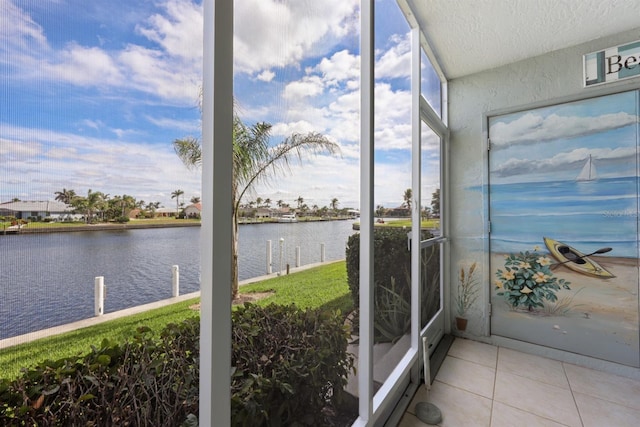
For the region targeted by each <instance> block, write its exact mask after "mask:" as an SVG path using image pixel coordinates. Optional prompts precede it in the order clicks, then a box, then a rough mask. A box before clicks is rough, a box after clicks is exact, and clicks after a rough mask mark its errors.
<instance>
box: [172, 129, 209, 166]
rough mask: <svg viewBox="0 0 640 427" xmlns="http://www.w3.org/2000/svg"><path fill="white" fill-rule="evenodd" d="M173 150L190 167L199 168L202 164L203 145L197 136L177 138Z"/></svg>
mask: <svg viewBox="0 0 640 427" xmlns="http://www.w3.org/2000/svg"><path fill="white" fill-rule="evenodd" d="M173 150H174V151H175V152H176V154H177V155H178V157H179V158H180V160H182V163H184V165H185V166H186V167H187V168H188V169H192V168H199V167H200V165H201V164H202V146H201V145H200V140H199V139H197V138H193V137H187V138H185V139H176V140H175V141H173Z"/></svg>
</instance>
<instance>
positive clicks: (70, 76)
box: [41, 43, 125, 86]
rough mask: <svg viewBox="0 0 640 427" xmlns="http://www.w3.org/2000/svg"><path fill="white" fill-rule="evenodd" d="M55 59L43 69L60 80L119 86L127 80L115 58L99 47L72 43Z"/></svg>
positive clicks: (80, 84) (79, 83) (87, 84)
mask: <svg viewBox="0 0 640 427" xmlns="http://www.w3.org/2000/svg"><path fill="white" fill-rule="evenodd" d="M55 61H56V62H55V63H49V64H43V67H42V68H41V70H43V71H44V72H45V73H50V74H51V76H56V78H57V79H58V80H62V81H67V82H70V83H73V84H75V85H78V86H95V85H98V86H103V85H106V86H119V85H122V84H123V83H124V82H125V76H124V74H123V73H122V72H121V70H120V69H119V67H118V65H117V64H116V62H115V61H114V59H113V58H112V57H111V56H110V55H109V54H108V53H107V52H105V51H104V50H102V49H100V48H97V47H84V46H79V45H77V44H76V43H71V44H70V45H69V46H68V47H67V49H66V50H65V51H63V52H60V54H59V58H58V59H56V60H55Z"/></svg>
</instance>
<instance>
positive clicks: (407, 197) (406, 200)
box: [402, 188, 413, 212]
mask: <svg viewBox="0 0 640 427" xmlns="http://www.w3.org/2000/svg"><path fill="white" fill-rule="evenodd" d="M412 197H413V191H411V189H410V188H407V189H406V190H404V195H403V196H402V198H403V199H404V204H405V206H406V207H407V209H409V212H411V198H412Z"/></svg>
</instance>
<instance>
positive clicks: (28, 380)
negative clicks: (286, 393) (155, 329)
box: [0, 319, 199, 426]
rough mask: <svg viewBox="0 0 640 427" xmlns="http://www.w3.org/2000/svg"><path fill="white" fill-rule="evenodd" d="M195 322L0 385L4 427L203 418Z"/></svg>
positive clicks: (146, 333)
mask: <svg viewBox="0 0 640 427" xmlns="http://www.w3.org/2000/svg"><path fill="white" fill-rule="evenodd" d="M198 337H199V323H198V321H197V319H195V320H194V319H189V320H186V321H184V322H183V323H182V324H180V325H169V326H167V328H166V329H165V330H164V331H163V332H162V335H161V337H160V339H159V340H155V339H153V338H152V336H151V331H150V330H149V329H148V328H139V329H138V333H137V334H136V336H135V337H134V339H133V341H131V342H125V343H124V344H116V343H113V342H109V341H108V340H105V341H103V343H102V345H101V346H100V348H92V350H91V352H90V353H88V354H87V355H85V356H82V357H80V356H79V357H75V358H66V359H61V360H57V361H50V360H48V361H45V362H43V363H41V364H40V365H38V366H36V367H35V368H32V369H28V370H27V369H25V370H24V371H23V374H22V376H21V377H19V378H18V379H16V380H14V381H8V380H0V425H3V426H14V425H15V426H19V425H37V426H80V425H82V426H84V425H87V426H124V425H131V426H159V425H163V426H178V425H180V424H181V423H182V422H183V421H185V420H186V419H187V416H188V415H189V414H193V413H197V411H198V381H199V377H198V372H199V369H198V354H199V348H198Z"/></svg>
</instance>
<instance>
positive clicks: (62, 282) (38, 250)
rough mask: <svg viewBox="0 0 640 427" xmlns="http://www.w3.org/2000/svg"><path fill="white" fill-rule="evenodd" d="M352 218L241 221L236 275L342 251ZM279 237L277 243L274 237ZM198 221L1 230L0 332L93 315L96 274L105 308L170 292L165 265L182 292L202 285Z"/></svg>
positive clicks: (335, 257) (27, 329)
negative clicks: (176, 270) (176, 273)
mask: <svg viewBox="0 0 640 427" xmlns="http://www.w3.org/2000/svg"><path fill="white" fill-rule="evenodd" d="M353 233H354V231H353V229H352V221H326V222H300V223H293V224H253V225H241V226H240V236H239V247H240V260H239V263H238V264H239V265H238V267H239V276H240V280H244V279H248V278H251V277H257V276H261V275H264V274H266V272H267V261H266V253H267V241H268V240H271V242H272V243H271V246H272V268H273V272H277V271H278V269H279V268H280V254H281V253H282V265H283V268H284V267H285V266H286V264H290V265H291V267H294V266H295V261H296V259H295V255H296V247H300V260H301V265H305V264H311V263H315V262H320V256H321V249H320V248H321V243H324V247H325V260H326V261H331V260H338V259H343V258H344V257H345V246H346V242H347V239H348V238H349V236H350V235H351V234H353ZM281 238H282V239H284V241H283V244H282V250H281V249H280V248H281V245H280V239H281ZM199 244H200V228H199V227H186V228H160V229H141V230H117V231H92V232H69V233H50V234H23V235H7V236H0V339H3V338H8V337H12V336H16V335H21V334H25V333H28V332H32V331H37V330H40V329H43V328H48V327H52V326H57V325H61V324H65V323H69V322H74V321H77V320H81V319H85V318H88V317H92V316H93V300H94V295H93V294H94V278H95V277H96V276H104V281H105V286H106V288H107V296H106V299H105V307H104V309H105V312H106V313H109V312H113V311H117V310H122V309H124V308H129V307H134V306H137V305H141V304H146V303H149V302H153V301H158V300H162V299H166V298H170V297H171V266H172V265H179V266H180V293H181V294H186V293H189V292H194V291H197V290H199V289H200V284H199V275H200V271H199V270H200V267H199V262H200V260H199V257H200V255H199Z"/></svg>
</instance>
